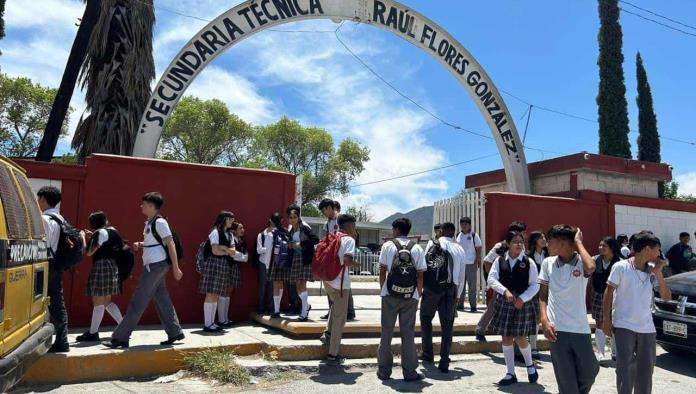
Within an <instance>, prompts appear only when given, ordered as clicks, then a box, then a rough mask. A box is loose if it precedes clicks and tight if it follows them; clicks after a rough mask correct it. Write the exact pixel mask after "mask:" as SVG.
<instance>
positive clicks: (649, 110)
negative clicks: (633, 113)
mask: <svg viewBox="0 0 696 394" xmlns="http://www.w3.org/2000/svg"><path fill="white" fill-rule="evenodd" d="M636 78H637V79H638V97H636V103H637V104H638V160H645V161H651V162H654V163H659V162H660V161H661V158H660V136H659V135H658V133H657V117H656V116H655V110H654V109H653V99H652V93H651V92H650V83H649V82H648V74H647V73H646V72H645V67H643V59H642V58H641V57H640V52H638V54H637V55H636Z"/></svg>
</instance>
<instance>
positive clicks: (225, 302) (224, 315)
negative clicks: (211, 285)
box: [217, 297, 230, 323]
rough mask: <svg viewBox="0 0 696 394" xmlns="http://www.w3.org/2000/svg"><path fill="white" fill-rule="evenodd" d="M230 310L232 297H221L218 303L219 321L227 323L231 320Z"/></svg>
mask: <svg viewBox="0 0 696 394" xmlns="http://www.w3.org/2000/svg"><path fill="white" fill-rule="evenodd" d="M229 310H230V297H220V298H219V299H218V303H217V314H218V321H219V322H220V323H227V322H228V321H230V318H229V315H228V311H229Z"/></svg>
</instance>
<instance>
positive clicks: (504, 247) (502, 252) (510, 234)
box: [495, 231, 524, 256]
mask: <svg viewBox="0 0 696 394" xmlns="http://www.w3.org/2000/svg"><path fill="white" fill-rule="evenodd" d="M517 236H520V237H522V239H524V236H522V232H520V231H508V232H507V233H505V242H504V243H502V244H501V245H500V247H498V249H496V250H495V254H497V255H498V256H503V255H505V252H507V251H508V250H510V242H512V240H513V239H515V237H517Z"/></svg>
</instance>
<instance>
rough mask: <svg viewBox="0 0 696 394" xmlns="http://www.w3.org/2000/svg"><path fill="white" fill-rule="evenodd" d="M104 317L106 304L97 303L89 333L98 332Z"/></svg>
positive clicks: (93, 310)
mask: <svg viewBox="0 0 696 394" xmlns="http://www.w3.org/2000/svg"><path fill="white" fill-rule="evenodd" d="M103 318H104V305H97V306H95V307H94V309H92V324H91V325H90V326H89V333H90V334H96V333H97V332H99V325H100V324H101V322H102V319H103Z"/></svg>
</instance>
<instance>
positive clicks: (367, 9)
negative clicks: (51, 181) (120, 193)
mask: <svg viewBox="0 0 696 394" xmlns="http://www.w3.org/2000/svg"><path fill="white" fill-rule="evenodd" d="M307 19H331V20H332V21H335V22H341V21H353V22H356V23H364V24H366V25H370V26H375V27H378V28H380V29H383V30H386V31H389V32H392V33H394V34H396V35H397V36H399V37H401V38H403V39H404V40H406V41H408V42H410V43H411V44H413V45H415V46H416V47H418V48H420V49H421V50H423V51H424V52H426V53H427V54H429V55H430V56H432V57H434V58H435V59H436V60H437V61H438V62H439V63H440V64H441V65H442V66H444V67H445V68H446V69H447V70H448V71H449V72H450V73H451V74H452V75H453V76H454V77H455V78H456V79H457V80H458V81H459V83H460V84H461V85H462V86H463V87H464V89H465V90H466V91H467V93H468V94H469V96H470V97H471V99H472V100H473V101H474V103H475V104H476V106H477V107H478V109H479V111H480V112H481V114H482V115H483V117H484V118H485V120H486V123H487V124H488V126H489V128H490V130H491V133H492V135H493V138H494V140H495V142H496V145H497V147H498V151H499V153H500V157H501V159H502V162H503V167H504V169H505V176H506V179H507V190H508V191H511V192H517V193H529V192H530V183H529V175H528V173H527V162H526V159H525V155H524V149H523V144H522V141H521V140H520V138H519V135H518V133H517V129H516V128H515V124H514V122H513V119H512V117H511V116H510V112H509V111H508V109H507V106H506V105H505V103H504V101H503V99H502V97H501V96H500V93H499V92H498V89H497V88H496V87H495V85H494V84H493V81H492V80H491V78H490V77H489V76H488V74H487V73H486V72H485V71H484V69H483V67H481V65H480V64H479V63H478V62H477V61H476V59H474V57H473V56H472V55H471V54H470V53H469V52H468V51H467V50H466V48H464V46H462V45H461V44H460V43H459V42H458V41H457V40H456V39H455V38H454V37H452V36H451V35H450V34H449V33H447V31H445V30H444V29H443V28H442V27H440V26H438V25H437V24H436V23H434V22H433V21H431V20H430V19H428V18H426V17H425V16H423V15H421V14H420V13H418V12H417V11H415V10H413V9H411V8H409V7H406V6H404V5H402V4H400V3H398V2H396V1H391V0H261V1H258V0H249V1H245V2H243V3H241V4H239V5H238V6H236V7H233V8H231V9H229V10H228V11H226V12H224V13H223V14H221V15H220V16H218V17H217V18H215V19H214V20H213V21H212V22H210V23H209V24H208V25H207V26H205V27H204V28H203V29H201V30H200V31H199V32H198V33H197V34H196V35H195V36H194V37H193V38H192V39H191V40H190V41H189V42H188V44H186V46H184V48H182V49H181V51H179V53H178V54H177V56H176V57H175V58H174V60H172V62H171V63H170V65H169V67H168V68H167V70H166V71H165V72H164V74H163V75H162V77H161V78H160V80H159V82H158V83H157V86H156V87H155V89H154V91H153V94H152V96H151V97H150V101H149V103H148V106H147V108H146V109H145V112H144V113H143V115H142V118H141V122H140V128H139V131H138V134H137V136H136V141H135V146H134V149H133V155H134V156H139V157H154V155H155V152H156V150H157V145H158V143H159V140H160V135H161V133H162V128H163V127H164V124H165V123H166V121H167V119H168V118H169V117H170V116H171V114H172V112H173V111H174V107H176V104H177V103H178V102H179V100H180V99H181V97H182V95H183V94H184V92H185V91H186V89H187V88H188V86H189V85H190V84H191V82H192V81H193V80H194V79H195V78H196V76H197V75H198V74H199V73H200V72H201V71H202V70H203V69H204V68H205V67H206V66H207V65H208V64H210V63H211V62H212V61H213V59H215V58H216V57H217V56H218V55H219V54H221V53H222V52H224V51H225V50H227V49H229V48H231V47H233V46H234V45H236V44H237V43H238V42H240V41H242V40H244V39H246V38H248V37H250V36H252V35H254V34H255V33H258V32H260V31H262V30H265V29H269V28H272V27H275V26H278V25H282V24H285V23H290V22H296V21H300V20H307ZM278 56H282V54H280V53H279V54H278ZM232 110H234V109H232Z"/></svg>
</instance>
